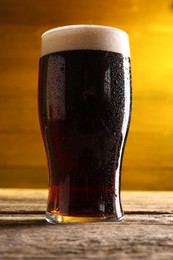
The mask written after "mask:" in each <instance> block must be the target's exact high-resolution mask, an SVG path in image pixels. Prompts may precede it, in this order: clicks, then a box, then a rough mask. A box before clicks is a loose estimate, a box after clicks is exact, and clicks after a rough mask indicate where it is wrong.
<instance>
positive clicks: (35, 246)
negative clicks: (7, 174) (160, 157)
mask: <svg viewBox="0 0 173 260" xmlns="http://www.w3.org/2000/svg"><path fill="white" fill-rule="evenodd" d="M46 200H47V191H46V190H26V189H25V190H23V189H22V190H20V189H19V190H17V189H0V259H115V260H116V259H118V260H119V259H137V260H138V259H147V260H148V259H152V260H159V259H162V260H168V259H170V260H172V259H173V192H127V191H126V192H125V191H124V192H122V204H123V208H124V211H125V219H124V220H123V221H122V222H119V223H110V222H108V223H103V222H102V223H101V222H100V223H81V224H61V225H51V224H48V223H46V221H45V213H44V212H45V208H46Z"/></svg>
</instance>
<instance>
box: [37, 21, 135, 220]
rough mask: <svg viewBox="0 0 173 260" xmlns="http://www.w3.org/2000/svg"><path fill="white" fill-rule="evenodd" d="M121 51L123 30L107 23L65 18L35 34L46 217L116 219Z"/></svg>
mask: <svg viewBox="0 0 173 260" xmlns="http://www.w3.org/2000/svg"><path fill="white" fill-rule="evenodd" d="M129 53H130V52H129V41H128V35H127V34H126V33H125V32H124V31H122V30H120V29H116V28H112V27H107V26H98V25H72V26H64V27H59V28H55V29H52V30H49V31H47V32H45V33H44V34H43V35H42V44H41V58H40V71H39V94H38V100H39V118H40V126H41V132H42V137H43V141H44V145H45V150H46V154H47V161H48V168H49V196H48V204H47V211H46V219H47V221H48V222H50V223H54V224H57V223H68V222H95V221H118V220H121V219H123V211H122V206H121V199H120V184H121V165H122V156H123V151H124V146H125V142H126V137H127V132H128V128H129V121H130V114H131V71H130V54H129Z"/></svg>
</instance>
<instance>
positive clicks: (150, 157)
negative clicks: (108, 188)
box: [0, 0, 173, 190]
mask: <svg viewBox="0 0 173 260" xmlns="http://www.w3.org/2000/svg"><path fill="white" fill-rule="evenodd" d="M172 17H173V7H172V2H171V1H170V0H165V1H162V0H158V1H157V2H156V1H153V2H152V1H149V0H147V1H131V0H124V1H121V0H117V1H114V0H108V1H103V0H95V1H92V0H83V1H78V0H71V1H67V0H66V1H64V0H49V1H46V0H42V1H41V0H38V1H36V2H35V1H33V0H31V1H30V0H26V1H22V0H0V147H1V149H0V178H1V180H2V181H1V182H0V187H17V186H18V187H36V185H38V187H40V184H39V182H38V181H36V178H35V177H34V173H33V172H34V169H36V170H37V168H44V171H46V158H45V152H44V147H43V143H42V139H41V134H40V130H39V123H38V111H37V84H38V64H39V56H40V37H41V34H42V33H43V32H44V31H45V30H48V29H50V28H53V27H57V26H61V25H67V24H78V23H79V24H85V23H87V24H104V25H108V26H115V27H119V28H121V29H123V30H125V31H127V33H128V34H129V37H130V46H131V57H132V80H133V114H132V121H131V127H130V132H129V138H128V142H127V146H126V149H125V156H124V162H123V185H122V187H123V188H124V189H135V190H138V189H142V190H144V189H148V190H158V189H160V190H162V189H165V190H172V189H173V174H172V171H173V160H172V158H173V120H172V114H173V112H172V111H173V88H172V85H173V77H172V67H173V66H172V64H173V63H172V60H173V48H172V46H173V19H172ZM32 167H33V168H32ZM20 168H21V169H20ZM31 168H32V169H33V172H31V173H30V172H29V169H31ZM17 169H18V170H17ZM5 174H7V176H9V178H10V180H11V181H10V182H7V180H6V178H5ZM19 176H20V179H21V178H22V180H19ZM32 176H33V177H32ZM164 176H165V177H164ZM37 180H38V179H37ZM27 181H28V183H27ZM35 181H36V182H37V184H36V183H35ZM8 185H10V186H8ZM32 185H33V186H32ZM42 185H43V186H42V187H46V186H47V183H46V181H45V178H44V184H43V182H42Z"/></svg>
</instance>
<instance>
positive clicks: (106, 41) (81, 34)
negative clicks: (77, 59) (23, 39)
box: [41, 25, 130, 57]
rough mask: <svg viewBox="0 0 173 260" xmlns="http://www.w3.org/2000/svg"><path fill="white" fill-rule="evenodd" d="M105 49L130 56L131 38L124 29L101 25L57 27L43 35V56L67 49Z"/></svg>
mask: <svg viewBox="0 0 173 260" xmlns="http://www.w3.org/2000/svg"><path fill="white" fill-rule="evenodd" d="M85 49H87V50H105V51H112V52H118V53H122V54H123V55H124V56H126V57H130V50H129V39H128V35H127V33H125V32H124V31H122V30H120V29H117V28H113V27H108V26H101V25H70V26H63V27H57V28H54V29H52V30H49V31H47V32H45V33H44V34H43V35H42V44H41V57H42V56H44V55H46V54H50V53H54V52H58V51H67V50H85Z"/></svg>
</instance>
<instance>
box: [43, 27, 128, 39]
mask: <svg viewBox="0 0 173 260" xmlns="http://www.w3.org/2000/svg"><path fill="white" fill-rule="evenodd" d="M69 29H91V30H98V31H104V30H109V31H114V32H116V33H118V34H124V35H126V36H127V37H128V34H127V32H126V31H124V30H122V29H119V28H117V27H113V26H107V25H99V24H71V25H64V26H59V27H54V28H52V29H49V30H47V31H45V32H44V33H43V34H42V35H41V38H44V37H45V36H47V35H48V34H52V33H55V32H59V31H63V30H64V31H66V30H69Z"/></svg>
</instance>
